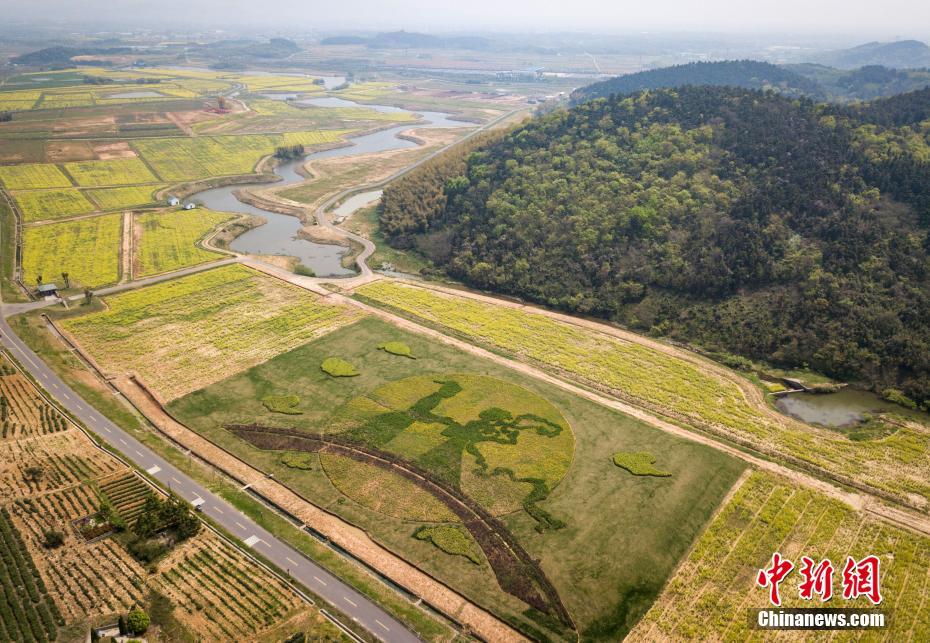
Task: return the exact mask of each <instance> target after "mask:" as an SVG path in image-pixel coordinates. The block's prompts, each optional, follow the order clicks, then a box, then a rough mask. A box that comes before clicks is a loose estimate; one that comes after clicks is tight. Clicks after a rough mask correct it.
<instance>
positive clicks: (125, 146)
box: [94, 141, 136, 161]
mask: <svg viewBox="0 0 930 643" xmlns="http://www.w3.org/2000/svg"><path fill="white" fill-rule="evenodd" d="M94 154H95V155H96V156H97V158H98V159H100V160H101V161H106V160H109V159H131V158H135V157H136V152H135V150H133V149H132V148H131V147H129V143H127V142H126V141H120V142H118V143H102V144H100V145H95V146H94Z"/></svg>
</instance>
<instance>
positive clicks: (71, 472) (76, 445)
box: [0, 429, 122, 501]
mask: <svg viewBox="0 0 930 643" xmlns="http://www.w3.org/2000/svg"><path fill="white" fill-rule="evenodd" d="M3 446H4V448H3V449H2V451H0V501H6V500H11V499H15V498H23V497H26V496H29V495H34V494H38V493H46V492H49V491H53V490H55V489H60V488H62V487H67V486H70V485H75V484H79V483H81V482H84V481H86V480H93V479H96V478H99V477H100V476H104V475H107V474H109V473H112V472H114V471H116V470H117V469H119V468H121V467H122V465H120V464H119V463H118V462H117V461H116V460H113V459H112V458H103V457H101V456H100V453H99V452H98V451H96V450H94V449H93V448H92V447H90V445H89V444H88V443H87V440H86V438H85V436H84V435H83V434H81V433H80V432H79V431H77V430H76V429H74V430H68V431H62V432H57V433H53V434H50V435H42V436H40V437H34V438H28V439H17V440H7V441H6V442H5V443H4V445H3Z"/></svg>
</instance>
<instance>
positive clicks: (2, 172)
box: [0, 163, 71, 190]
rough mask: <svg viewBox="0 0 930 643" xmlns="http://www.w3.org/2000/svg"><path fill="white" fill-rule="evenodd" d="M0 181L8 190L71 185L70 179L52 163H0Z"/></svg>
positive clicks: (66, 186)
mask: <svg viewBox="0 0 930 643" xmlns="http://www.w3.org/2000/svg"><path fill="white" fill-rule="evenodd" d="M0 181H2V182H3V185H4V187H6V188H7V189H8V190H41V189H43V188H68V187H71V181H70V180H69V179H68V177H67V176H65V175H64V174H63V173H62V171H61V170H60V169H58V166H57V165H55V164H53V163H29V164H27V165H0Z"/></svg>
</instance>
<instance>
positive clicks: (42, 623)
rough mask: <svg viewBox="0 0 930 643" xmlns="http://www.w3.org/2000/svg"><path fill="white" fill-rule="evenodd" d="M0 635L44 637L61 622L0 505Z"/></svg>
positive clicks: (54, 631) (49, 636) (51, 636)
mask: <svg viewBox="0 0 930 643" xmlns="http://www.w3.org/2000/svg"><path fill="white" fill-rule="evenodd" d="M0 584H2V588H3V593H4V594H5V598H4V599H3V600H2V601H0V637H2V638H3V639H4V640H6V641H48V640H54V639H55V638H56V636H57V631H58V626H60V625H64V623H63V622H62V618H61V614H60V613H59V612H58V609H57V608H56V606H55V603H54V602H53V601H52V599H51V597H50V596H49V595H48V590H47V589H46V587H45V583H43V582H42V577H41V576H40V575H39V570H38V568H37V567H36V566H35V562H34V561H33V559H32V557H31V556H30V555H29V551H28V550H27V549H26V546H25V543H24V542H23V539H22V536H21V535H20V534H19V532H18V531H17V530H16V528H15V527H14V526H13V524H12V522H11V521H10V515H9V513H8V512H7V510H6V509H0Z"/></svg>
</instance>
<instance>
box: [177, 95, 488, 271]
mask: <svg viewBox="0 0 930 643" xmlns="http://www.w3.org/2000/svg"><path fill="white" fill-rule="evenodd" d="M299 102H301V103H302V104H307V105H316V106H320V107H356V108H365V109H374V110H378V111H383V112H407V110H404V109H401V108H399V107H392V106H389V105H366V104H361V103H356V102H354V101H348V100H344V99H341V98H334V97H327V98H311V99H307V100H303V101H299ZM407 113H410V112H407ZM415 113H416V114H419V115H420V116H421V118H422V120H421V121H418V122H416V123H405V124H403V125H398V126H397V127H392V128H390V129H384V130H381V131H378V132H373V133H371V134H365V135H363V136H358V137H355V138H351V139H349V141H350V142H351V143H352V145H350V146H348V147H339V148H335V149H331V150H323V151H320V152H314V153H312V154H309V155H307V156H306V157H304V158H303V159H297V160H294V161H288V162H286V163H282V164H281V165H279V166H278V167H276V168H275V174H277V175H278V176H280V177H281V178H282V181H280V182H278V183H275V184H274V185H275V186H276V187H277V186H281V185H291V184H294V183H300V182H301V181H305V180H306V179H305V178H304V177H302V176H301V175H300V174H298V173H297V170H298V168H300V166H301V165H303V164H304V163H306V162H307V161H312V160H315V159H326V158H335V157H343V156H355V155H360V154H370V153H373V152H384V151H387V150H396V149H403V148H408V147H416V146H417V143H415V142H413V141H411V140H408V139H405V138H400V137H398V134H400V133H401V132H404V131H406V130H409V129H413V128H433V127H468V126H469V125H470V124H469V123H465V122H462V121H454V120H451V119H450V118H449V117H450V115H449V114H444V113H441V112H425V111H418V112H415ZM268 185H269V184H267V183H249V184H244V185H243V184H239V185H228V186H224V187H219V188H212V189H209V190H204V191H202V192H198V193H196V194H194V195H192V198H194V199H196V200H197V201H200V202H201V203H203V204H204V205H205V206H206V207H208V208H210V209H211V210H218V211H221V212H241V213H244V214H251V215H255V216H259V217H262V218H263V219H265V220H266V221H267V223H265V224H264V225H261V226H258V227H257V228H253V229H251V230H248V231H247V232H245V233H243V234H241V235H240V236H238V237H237V238H236V239H235V240H233V242H232V243H231V244H230V246H229V247H230V249H232V250H234V251H236V252H241V253H245V254H258V255H283V256H289V257H297V259H298V261H299V263H301V264H302V265H304V266H306V267H308V268H310V269H312V270H313V272H314V273H316V274H317V275H318V276H320V277H344V276H349V275H355V274H356V273H355V271H353V270H350V269H348V268H345V267H343V265H342V258H343V256H344V255H345V253H346V252H348V249H347V248H345V247H344V246H337V245H332V244H324V243H316V242H313V241H307V240H306V239H301V238H299V237H298V236H297V233H298V232H299V231H300V229H301V228H302V227H303V224H302V223H301V222H300V220H299V219H298V218H297V217H294V216H291V215H287V214H280V213H277V212H270V211H268V210H264V209H262V208H259V207H256V206H253V205H249V204H247V203H242V202H241V201H239V199H237V198H236V196H235V194H234V192H235V191H236V190H241V189H243V188H249V187H255V186H261V187H268ZM376 193H377V194H376ZM379 197H380V191H372V192H366V193H364V194H361V195H356V196H353V197H350V198H349V199H346V201H345V202H344V203H342V204H341V205H340V206H339V207H338V208H337V210H336V214H337V216H342V217H344V216H348V215H349V214H351V213H352V212H354V211H355V210H356V209H358V208H360V207H361V206H363V205H366V204H368V203H371V202H372V201H373V200H375V199H377V198H379Z"/></svg>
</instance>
